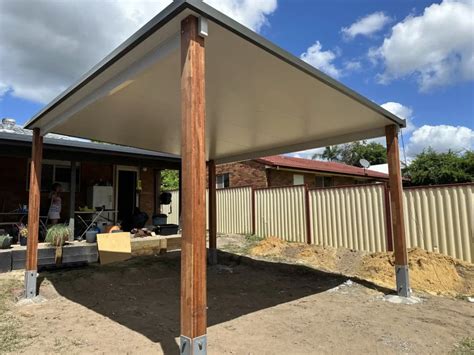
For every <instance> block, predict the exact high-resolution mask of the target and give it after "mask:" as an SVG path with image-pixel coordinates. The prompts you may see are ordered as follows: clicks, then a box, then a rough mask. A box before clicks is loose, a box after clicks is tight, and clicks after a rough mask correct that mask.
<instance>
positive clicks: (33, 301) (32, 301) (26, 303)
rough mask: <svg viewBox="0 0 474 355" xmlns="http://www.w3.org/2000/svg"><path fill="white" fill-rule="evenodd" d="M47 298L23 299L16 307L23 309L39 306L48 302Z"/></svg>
mask: <svg viewBox="0 0 474 355" xmlns="http://www.w3.org/2000/svg"><path fill="white" fill-rule="evenodd" d="M46 301H47V300H46V298H44V297H43V296H36V297H32V298H22V299H21V300H19V301H18V302H17V303H16V305H17V306H18V307H22V306H29V305H32V304H39V303H43V302H46Z"/></svg>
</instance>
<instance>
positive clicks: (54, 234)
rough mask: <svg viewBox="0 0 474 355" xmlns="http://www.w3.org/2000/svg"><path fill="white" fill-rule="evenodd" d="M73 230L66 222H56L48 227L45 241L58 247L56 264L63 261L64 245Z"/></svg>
mask: <svg viewBox="0 0 474 355" xmlns="http://www.w3.org/2000/svg"><path fill="white" fill-rule="evenodd" d="M70 233H71V230H70V229H69V227H68V226H66V225H65V224H55V225H54V226H52V227H50V228H49V229H48V232H47V233H46V239H45V242H47V243H49V244H51V245H52V246H54V247H56V254H55V260H56V265H59V264H61V263H62V258H63V245H64V244H66V242H67V241H68V240H69V235H70Z"/></svg>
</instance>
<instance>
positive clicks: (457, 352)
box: [451, 337, 474, 355]
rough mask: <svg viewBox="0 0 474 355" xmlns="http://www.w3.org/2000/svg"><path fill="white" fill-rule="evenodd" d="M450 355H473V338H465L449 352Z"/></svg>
mask: <svg viewBox="0 0 474 355" xmlns="http://www.w3.org/2000/svg"><path fill="white" fill-rule="evenodd" d="M451 354H452V355H472V354H474V338H472V337H467V338H464V339H463V340H461V342H460V343H459V344H457V345H456V346H455V347H454V349H453V350H452V351H451Z"/></svg>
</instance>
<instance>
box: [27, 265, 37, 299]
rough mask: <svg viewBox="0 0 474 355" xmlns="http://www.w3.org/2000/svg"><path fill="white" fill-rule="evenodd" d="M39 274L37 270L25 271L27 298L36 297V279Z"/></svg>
mask: <svg viewBox="0 0 474 355" xmlns="http://www.w3.org/2000/svg"><path fill="white" fill-rule="evenodd" d="M37 277H38V272H37V271H36V270H29V271H25V298H34V297H36V278H37Z"/></svg>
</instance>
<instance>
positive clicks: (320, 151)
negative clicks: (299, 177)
mask: <svg viewBox="0 0 474 355" xmlns="http://www.w3.org/2000/svg"><path fill="white" fill-rule="evenodd" d="M324 149H325V147H322V148H315V149H308V150H303V151H300V152H294V153H289V154H287V155H288V156H290V157H295V158H303V159H312V158H313V156H314V155H315V154H316V155H320V154H323V153H324ZM317 159H318V160H320V159H319V158H317Z"/></svg>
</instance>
